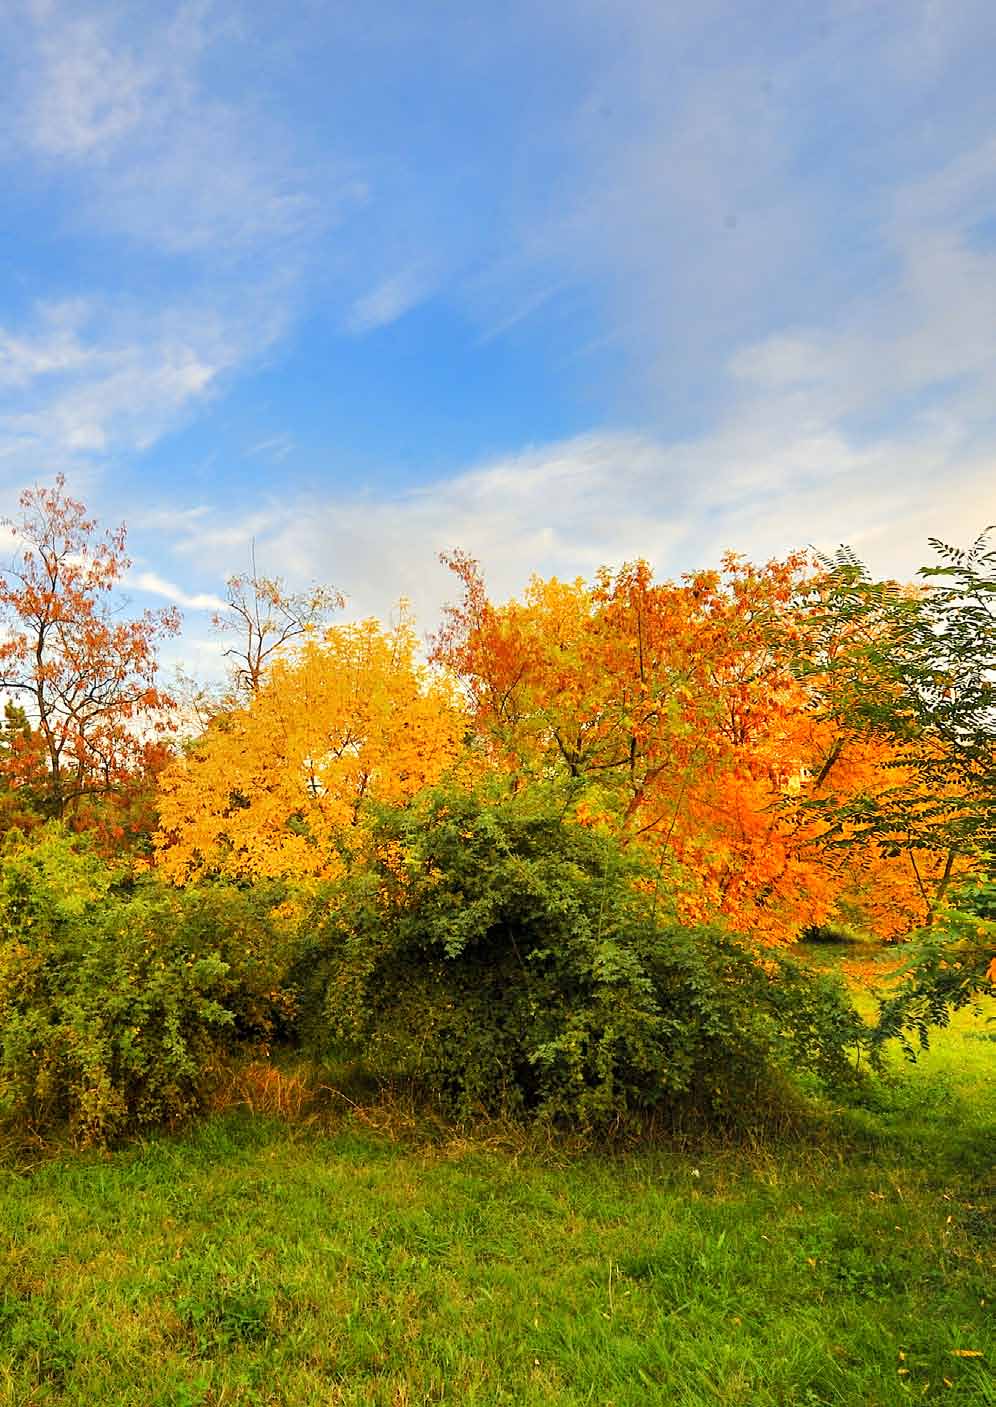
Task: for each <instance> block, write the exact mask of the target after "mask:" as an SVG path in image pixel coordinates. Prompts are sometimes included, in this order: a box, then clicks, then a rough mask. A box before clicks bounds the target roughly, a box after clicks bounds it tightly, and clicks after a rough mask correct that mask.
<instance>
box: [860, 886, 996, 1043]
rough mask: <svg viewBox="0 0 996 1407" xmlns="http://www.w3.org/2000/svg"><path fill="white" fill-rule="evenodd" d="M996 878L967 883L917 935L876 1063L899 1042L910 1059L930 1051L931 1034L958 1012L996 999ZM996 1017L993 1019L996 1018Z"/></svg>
mask: <svg viewBox="0 0 996 1407" xmlns="http://www.w3.org/2000/svg"><path fill="white" fill-rule="evenodd" d="M994 978H996V879H994V878H991V877H986V876H984V875H978V876H974V877H972V878H970V879H966V880H964V881H963V882H962V883H961V884H960V885H959V886H958V887H957V889H956V890H955V891H954V893H953V894H952V895H951V896H950V898H949V901H948V903H947V904H946V905H945V906H944V907H943V908H942V909H941V910H940V911H939V913H938V914H937V917H936V919H935V921H934V923H933V925H932V927H930V928H929V929H921V931H920V932H919V933H917V934H914V936H913V941H912V942H911V944H910V946H909V956H908V958H907V961H906V963H905V964H904V966H903V968H902V969H901V970H900V972H899V973H898V974H897V978H896V985H895V988H894V990H893V992H892V993H891V995H890V996H889V997H888V998H887V999H886V1000H885V1001H884V1002H883V1003H882V1005H881V1008H880V1011H879V1019H878V1023H877V1025H876V1027H875V1031H874V1033H873V1049H874V1054H875V1057H876V1059H877V1060H878V1061H879V1062H880V1061H881V1059H882V1050H883V1047H884V1045H885V1042H886V1041H888V1040H889V1039H890V1038H892V1037H895V1038H896V1039H898V1041H899V1043H900V1045H901V1047H902V1049H903V1051H904V1052H905V1054H906V1055H907V1057H908V1058H909V1059H911V1060H912V1059H915V1058H916V1052H917V1050H918V1049H919V1050H927V1049H929V1047H930V1031H931V1029H932V1028H933V1027H943V1026H946V1025H947V1024H948V1022H949V1021H950V1020H951V1016H952V1014H953V1013H954V1012H956V1011H960V1010H961V1008H962V1007H965V1006H974V1007H975V1008H976V1009H977V1010H980V1011H981V1010H982V1008H983V1006H989V1005H990V1004H991V1002H992V1000H993V998H994V997H996V981H994ZM993 1019H996V1018H994V1017H992V1016H991V1017H990V1020H993Z"/></svg>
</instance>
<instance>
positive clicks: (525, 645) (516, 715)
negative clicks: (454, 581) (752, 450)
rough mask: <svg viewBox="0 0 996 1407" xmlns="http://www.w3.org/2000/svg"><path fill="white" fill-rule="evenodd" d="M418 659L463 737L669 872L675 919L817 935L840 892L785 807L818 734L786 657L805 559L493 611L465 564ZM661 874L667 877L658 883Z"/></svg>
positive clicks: (825, 740)
mask: <svg viewBox="0 0 996 1407" xmlns="http://www.w3.org/2000/svg"><path fill="white" fill-rule="evenodd" d="M446 560H447V561H448V562H449V565H450V566H451V567H452V569H453V570H454V571H455V572H456V574H457V576H458V577H459V579H460V581H461V583H462V586H463V600H462V601H461V603H460V604H458V605H457V606H454V607H450V608H449V609H448V611H447V613H446V616H445V618H444V623H443V627H442V629H441V631H440V633H439V635H438V636H437V637H436V640H435V645H434V656H435V658H436V659H437V660H439V661H441V662H443V663H445V664H446V665H447V666H448V667H449V668H451V669H452V670H453V671H454V672H455V673H456V674H457V675H458V676H459V677H460V678H461V679H462V681H463V684H464V688H465V691H466V694H467V697H468V699H469V703H470V706H471V709H472V712H473V717H474V720H475V724H476V727H477V729H478V732H479V734H480V736H481V737H482V738H483V739H484V740H485V743H486V745H487V747H488V749H489V751H490V752H491V754H492V756H493V758H494V759H495V760H496V761H497V762H498V763H499V764H502V765H504V766H506V767H507V768H509V769H511V770H512V772H513V774H515V775H523V776H536V775H546V776H549V775H550V774H551V773H553V774H557V773H559V774H561V775H562V776H563V777H564V778H565V780H567V781H568V782H569V784H570V785H571V786H573V787H575V788H576V789H577V792H578V796H579V805H578V808H577V813H576V814H577V815H578V817H579V819H581V820H583V821H602V822H604V823H605V824H608V825H610V826H612V827H614V828H617V829H618V830H619V831H620V833H621V834H622V835H623V836H624V837H627V838H629V839H630V840H632V841H634V842H637V843H639V844H641V845H644V846H647V847H649V848H651V849H652V850H654V851H655V852H658V853H659V855H660V864H661V868H662V871H663V867H664V865H665V864H666V863H668V861H669V859H673V860H675V861H677V862H678V864H679V865H680V871H679V875H678V883H679V887H680V889H681V893H680V896H679V897H680V903H681V906H682V910H683V912H684V913H685V915H686V916H687V917H689V918H701V917H707V916H709V915H710V914H714V913H721V914H723V915H724V916H726V917H727V918H729V919H730V920H731V921H732V922H733V923H734V924H735V925H736V926H737V927H739V928H741V929H743V930H744V931H748V932H751V933H753V934H754V935H756V936H758V937H760V938H763V939H765V940H767V941H771V942H783V941H790V940H791V939H792V938H794V937H795V936H796V935H797V934H798V932H799V930H800V928H802V927H805V926H807V925H809V924H812V923H820V922H822V921H823V920H824V919H825V918H826V917H827V916H828V915H829V913H830V912H831V910H832V908H833V906H834V904H835V902H836V900H837V898H838V896H839V895H840V893H841V892H842V890H843V888H844V887H845V886H846V885H847V884H848V882H849V876H848V874H847V873H846V870H845V867H844V865H843V863H842V859H841V857H840V856H839V855H837V854H828V852H827V851H826V850H825V849H823V848H821V847H820V846H819V845H818V844H817V841H818V840H819V837H820V835H821V833H822V831H823V830H825V828H826V827H825V823H823V822H822V820H821V819H820V818H819V817H818V816H816V815H813V814H811V813H809V812H807V811H806V810H804V809H802V808H800V807H798V806H796V805H794V804H793V798H796V797H800V796H804V795H809V794H811V793H812V792H814V791H816V790H818V789H819V787H821V786H822V785H824V783H825V781H826V777H827V775H828V770H829V768H830V767H832V766H833V765H834V762H836V761H838V760H839V758H836V757H834V752H835V748H836V738H835V735H834V731H833V728H832V726H830V725H829V724H824V725H822V726H821V725H820V723H819V720H817V719H816V718H815V717H814V715H813V711H812V708H811V706H810V694H809V690H808V686H807V684H806V683H805V682H804V681H801V680H800V679H799V678H798V677H797V673H796V671H795V670H794V669H793V661H794V657H795V652H796V649H797V643H798V642H797V636H798V631H799V623H798V619H797V603H798V601H799V599H800V595H801V594H802V589H803V584H804V582H805V579H806V562H805V559H804V558H803V557H802V556H799V555H796V556H793V557H790V558H788V559H787V560H786V561H784V562H770V563H768V564H767V565H765V566H761V567H758V566H754V565H752V564H751V563H749V562H746V561H744V560H743V559H741V558H739V557H736V556H733V555H729V556H727V558H726V559H725V560H724V564H723V569H722V571H718V572H715V571H714V572H697V573H693V574H689V575H687V576H685V577H683V578H682V579H681V581H679V582H656V581H654V579H653V575H652V573H651V571H650V568H649V567H648V565H647V564H646V563H645V562H642V561H638V562H634V563H630V564H627V565H626V566H624V567H623V568H621V569H620V570H619V571H617V572H610V571H607V570H606V571H602V572H600V573H599V574H598V575H597V577H596V580H595V582H594V583H593V584H592V585H586V584H585V583H584V582H581V581H576V582H573V583H563V582H559V581H557V580H552V581H541V580H539V579H534V580H533V581H532V583H531V584H530V586H529V588H528V589H527V592H526V594H525V597H524V599H523V601H521V602H519V601H510V602H508V603H506V604H505V605H501V606H496V605H494V604H493V603H492V602H491V601H490V600H489V599H488V597H487V593H486V590H485V587H484V583H483V580H482V577H481V573H480V570H479V568H478V566H477V564H476V562H474V561H473V559H471V558H469V557H467V556H466V555H464V554H460V553H456V554H453V555H451V556H450V557H449V558H447V559H446ZM673 879H674V877H672V882H673Z"/></svg>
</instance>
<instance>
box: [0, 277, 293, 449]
mask: <svg viewBox="0 0 996 1407" xmlns="http://www.w3.org/2000/svg"><path fill="white" fill-rule="evenodd" d="M281 327H282V320H281V317H280V314H279V310H278V309H274V308H273V307H270V306H269V305H268V300H266V299H265V298H264V300H263V302H262V305H259V304H257V303H256V302H255V300H254V299H253V298H252V297H251V295H250V296H249V297H248V298H247V299H246V300H245V301H244V302H243V306H242V307H241V308H240V309H235V308H231V307H228V308H226V307H224V306H216V307H213V308H212V307H208V308H204V307H196V306H193V305H188V306H186V307H183V306H174V307H172V308H170V307H167V308H165V309H150V308H147V307H142V306H135V305H131V306H129V305H127V304H125V303H123V302H119V303H117V304H114V305H110V304H104V303H102V302H99V301H98V300H96V299H92V300H76V301H74V302H73V303H71V304H68V305H56V306H51V305H45V304H42V305H41V306H39V307H36V308H34V309H31V310H30V311H29V313H28V314H27V316H25V317H24V318H22V320H21V323H20V325H19V326H17V327H13V328H12V327H0V457H2V458H4V459H5V460H6V463H7V466H8V469H9V471H10V472H11V473H14V472H16V471H17V470H18V469H19V468H21V469H28V470H31V471H32V472H34V473H38V472H39V470H41V472H46V473H47V472H51V471H52V470H54V469H59V468H65V467H66V466H67V465H69V464H71V463H73V462H76V461H79V460H80V459H81V458H82V459H84V460H85V459H92V458H93V457H94V456H105V455H109V454H116V453H121V452H124V453H129V452H130V453H134V452H136V451H141V450H143V449H146V448H148V447H149V446H150V445H152V444H153V443H155V441H156V440H157V439H159V438H160V436H162V435H163V434H165V433H166V432H167V431H169V430H171V429H173V428H175V426H176V425H177V424H178V423H180V422H181V421H182V419H183V418H184V417H185V416H186V415H188V414H189V413H190V411H191V409H192V408H193V407H194V406H195V405H196V404H198V403H199V402H202V401H204V400H205V399H206V398H208V397H210V396H212V395H213V394H215V392H216V391H217V389H218V387H219V383H220V381H221V379H222V378H223V377H224V376H225V375H226V374H228V373H230V372H232V371H233V370H234V369H235V368H236V367H244V366H245V365H246V364H247V363H248V362H249V361H251V360H252V359H254V358H257V357H259V356H261V355H262V354H263V353H264V352H265V350H266V348H267V347H268V346H269V345H271V344H272V342H273V341H274V340H275V339H276V337H277V336H278V335H279V332H280V330H281Z"/></svg>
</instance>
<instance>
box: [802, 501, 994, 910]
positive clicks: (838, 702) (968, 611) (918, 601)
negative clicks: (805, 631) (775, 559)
mask: <svg viewBox="0 0 996 1407" xmlns="http://www.w3.org/2000/svg"><path fill="white" fill-rule="evenodd" d="M992 531H993V530H992V529H991V528H990V529H987V530H986V532H984V533H982V534H981V535H980V536H979V537H978V538H977V539H976V541H975V542H974V543H973V544H972V546H971V547H970V548H968V549H961V548H957V547H951V546H948V545H947V544H946V543H943V542H940V541H939V540H938V539H936V538H931V539H930V545H931V547H932V548H933V549H934V552H935V553H936V555H937V557H938V558H939V561H938V562H937V563H935V564H934V565H932V566H927V567H922V568H921V569H920V572H919V575H920V576H921V577H922V578H923V581H924V585H923V586H922V588H921V589H920V591H919V592H911V591H909V590H903V589H901V588H900V587H899V586H898V585H897V584H896V583H895V582H891V581H885V582H882V581H874V580H872V578H871V577H870V576H869V574H868V572H867V570H866V568H865V567H864V566H863V565H862V563H861V562H860V561H859V560H858V559H857V558H856V557H855V556H854V554H853V553H851V552H850V551H848V550H847V549H841V551H840V552H838V553H837V555H836V556H835V557H834V558H830V559H824V566H825V567H826V569H827V577H826V583H825V590H824V591H823V592H822V593H821V595H820V596H819V597H818V599H817V600H816V601H815V602H813V603H810V609H809V616H810V623H811V625H812V627H813V630H814V635H813V638H812V640H811V642H810V648H809V656H808V659H807V662H806V663H805V664H804V665H803V666H802V673H803V675H804V676H805V677H808V678H810V679H811V680H813V681H817V682H818V692H819V706H820V708H821V709H822V711H823V712H824V713H825V714H826V715H827V716H830V717H832V718H834V719H835V721H836V722H837V723H838V724H839V725H840V726H841V727H842V728H843V729H844V730H845V732H846V733H850V734H864V735H866V736H869V735H870V736H878V737H880V738H884V739H887V740H888V741H890V742H891V743H893V744H896V745H897V748H898V750H897V752H896V754H895V756H894V757H893V758H892V759H891V761H890V763H889V766H890V767H891V768H892V769H893V776H892V778H891V779H889V780H888V783H886V780H885V779H883V786H882V788H881V790H880V791H879V792H877V794H876V795H875V796H855V797H849V798H845V799H843V800H841V799H838V798H834V797H832V796H829V797H827V796H823V797H816V798H813V799H812V800H811V801H810V802H809V803H808V804H809V805H810V806H811V807H813V808H814V809H816V810H817V811H822V812H823V813H824V814H825V816H826V818H827V820H828V821H829V822H830V826H831V834H832V835H836V836H838V837H841V836H843V837H845V838H853V836H854V835H855V834H858V835H861V836H866V837H873V838H875V839H876V840H877V841H878V842H879V843H880V844H881V845H882V847H883V849H885V850H886V852H887V853H898V851H899V849H900V848H902V849H913V850H917V849H922V850H932V851H935V852H941V853H947V854H948V855H950V856H955V855H972V856H975V857H985V856H987V855H988V856H991V855H992V854H993V853H994V851H996V808H994V806H993V797H994V795H996V692H994V690H996V681H994V678H993V661H994V660H996V546H994V545H993V541H992V538H991V536H990V534H991V533H992ZM949 873H950V869H949V870H948V871H946V875H947V874H949ZM945 882H946V881H945ZM941 898H943V889H942V892H941V894H940V895H939V896H938V901H939V900H940V899H941Z"/></svg>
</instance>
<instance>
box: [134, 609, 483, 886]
mask: <svg viewBox="0 0 996 1407" xmlns="http://www.w3.org/2000/svg"><path fill="white" fill-rule="evenodd" d="M465 729H466V720H465V718H464V717H463V715H462V713H461V710H460V709H459V708H458V707H457V705H456V702H455V699H454V697H453V692H452V689H451V687H450V686H449V685H448V684H447V683H446V681H445V680H444V679H442V678H441V677H437V676H432V675H430V673H429V671H428V670H427V669H426V668H425V667H424V666H420V665H419V664H418V663H417V662H416V640H415V634H414V631H413V629H412V626H411V624H410V622H409V621H408V620H407V618H404V617H403V618H402V620H401V622H400V623H399V624H398V625H397V626H396V627H395V628H393V629H391V630H384V629H382V628H381V626H380V625H379V624H378V622H376V621H373V620H368V621H364V622H362V623H361V624H357V625H342V626H335V627H332V628H331V629H329V630H327V631H326V632H325V634H324V636H323V637H322V638H321V639H320V640H316V639H311V638H306V640H305V643H304V644H303V645H302V646H301V647H300V648H299V649H298V650H297V651H296V652H294V653H293V654H282V655H281V656H279V657H278V658H276V659H275V660H274V661H273V662H272V664H271V665H270V667H269V669H268V671H267V672H266V674H265V676H264V677H263V678H262V680H261V682H260V685H259V688H258V689H257V690H256V692H255V693H254V694H253V695H252V697H251V698H250V699H249V700H248V702H247V703H246V705H245V707H243V708H238V709H234V710H231V711H229V712H227V713H224V714H221V715H219V716H218V717H217V718H215V719H214V720H212V722H211V723H210V725H209V726H208V728H207V730H206V732H205V734H204V735H203V737H201V738H200V739H199V740H198V741H197V742H196V743H195V744H194V745H193V746H192V747H191V749H190V750H189V751H188V753H187V754H186V756H184V757H182V758H180V759H178V760H177V761H176V762H175V763H174V764H173V765H172V766H171V767H169V768H167V770H166V772H165V773H164V774H163V777H162V779H161V789H160V830H159V832H158V835H157V837H156V846H157V851H158V855H159V865H160V868H161V870H162V872H163V873H164V874H165V875H166V876H167V877H168V878H170V879H172V880H174V881H176V882H178V883H182V882H184V881H185V880H187V879H191V878H196V877H198V876H201V875H205V874H211V873H221V874H227V875H231V876H238V877H243V878H260V877H283V878H297V879H314V878H322V877H329V876H334V875H335V874H337V873H339V872H340V871H341V869H342V865H343V860H344V856H345V855H346V854H347V853H348V852H349V850H350V848H351V844H352V837H353V836H354V835H355V828H356V826H357V824H358V822H359V821H360V819H361V814H362V807H363V803H364V801H365V800H367V799H372V800H379V801H384V802H396V803H403V802H405V801H407V800H408V799H410V798H411V797H412V796H414V794H415V793H416V792H417V791H419V790H420V789H421V788H422V787H423V786H425V785H427V784H429V783H432V782H434V781H436V780H438V779H439V778H440V776H441V775H442V774H443V773H444V772H445V771H446V770H447V768H449V767H450V766H451V765H452V764H453V763H454V761H455V760H456V758H457V757H458V755H459V753H460V749H461V746H462V742H463V736H464V732H465Z"/></svg>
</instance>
